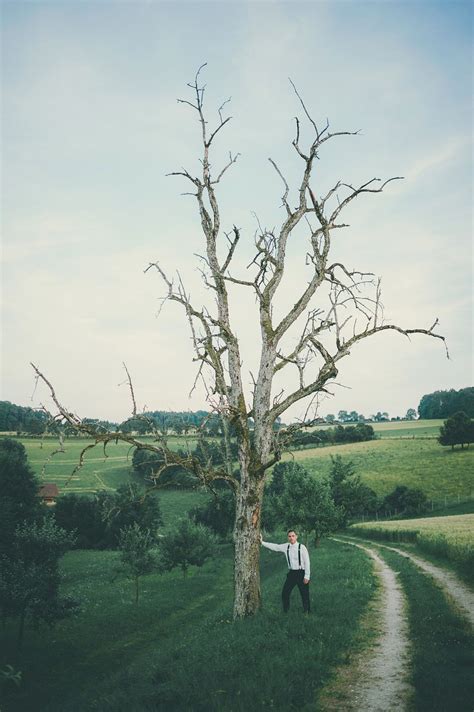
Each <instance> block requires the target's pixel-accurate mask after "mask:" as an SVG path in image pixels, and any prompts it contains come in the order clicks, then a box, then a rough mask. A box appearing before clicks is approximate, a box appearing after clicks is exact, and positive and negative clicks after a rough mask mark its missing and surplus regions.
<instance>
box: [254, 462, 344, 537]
mask: <svg viewBox="0 0 474 712" xmlns="http://www.w3.org/2000/svg"><path fill="white" fill-rule="evenodd" d="M282 464H283V466H284V470H283V482H284V488H283V492H282V493H281V494H280V495H275V494H271V493H270V494H267V497H266V498H264V507H263V524H264V526H265V528H269V529H273V528H274V527H275V526H276V525H277V524H279V525H284V526H285V527H286V528H287V529H288V528H289V527H295V528H297V530H299V531H300V532H301V533H303V534H304V535H305V536H306V537H308V536H309V535H310V534H313V535H314V538H315V541H316V543H317V542H318V541H319V539H320V538H321V537H322V536H325V535H326V534H329V533H330V532H332V531H334V530H335V529H337V528H338V525H339V521H340V517H341V511H340V509H339V508H338V507H336V505H335V504H334V500H333V499H332V496H331V490H330V487H329V484H328V483H327V482H324V481H321V480H317V479H315V478H314V477H312V476H311V475H310V474H309V472H308V471H307V470H305V468H304V467H302V466H301V465H299V464H298V463H296V462H288V463H282Z"/></svg>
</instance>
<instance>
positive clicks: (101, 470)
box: [22, 421, 474, 507]
mask: <svg viewBox="0 0 474 712" xmlns="http://www.w3.org/2000/svg"><path fill="white" fill-rule="evenodd" d="M439 422H441V421H415V422H407V421H401V422H394V423H375V424H374V426H376V429H377V432H378V433H379V434H380V435H381V436H382V437H381V438H380V439H377V440H373V441H368V442H362V443H348V444H345V445H333V446H327V447H322V448H312V449H307V450H299V451H296V452H294V453H293V454H289V453H287V454H285V455H284V459H285V460H288V459H292V458H294V459H295V460H296V461H297V462H301V464H302V465H304V466H305V467H306V468H307V469H308V470H310V471H311V472H313V473H314V474H315V475H316V476H318V477H323V476H326V475H327V474H328V472H329V469H330V466H331V455H340V456H341V457H343V458H344V459H345V460H352V461H353V462H354V465H355V467H356V471H357V473H358V474H360V475H361V477H362V480H363V481H364V482H365V483H366V484H368V485H369V486H370V487H372V488H373V489H374V490H375V491H376V492H377V494H379V495H386V494H388V493H389V492H390V491H392V490H393V489H394V488H395V487H396V486H397V485H400V484H403V485H407V486H409V487H416V488H420V489H422V490H423V491H424V492H425V493H426V495H427V496H428V497H429V498H430V499H432V500H433V501H434V506H435V507H440V506H443V505H446V504H447V505H454V504H456V503H457V502H458V501H465V500H467V499H469V498H471V497H473V496H474V482H473V476H472V472H473V471H474V448H471V449H464V450H454V451H451V449H449V448H448V449H446V448H442V447H441V446H440V445H439V444H438V443H437V442H436V440H435V439H425V437H426V435H424V436H423V438H420V439H418V438H416V437H415V438H413V437H407V433H408V432H409V431H410V430H413V431H417V432H420V433H421V432H423V433H426V431H427V429H429V428H434V429H435V430H436V429H437V428H438V427H439ZM394 433H403V434H404V435H403V438H402V439H399V438H398V436H395V435H394ZM22 442H23V443H24V445H25V447H26V450H27V453H28V458H29V462H30V464H31V466H32V468H33V469H34V471H35V472H36V473H37V474H38V475H39V476H41V477H42V479H43V480H44V481H47V482H55V483H56V484H57V485H58V486H59V488H60V490H62V491H67V492H84V493H91V492H96V491H98V490H100V489H116V488H117V487H118V486H119V485H120V484H122V483H124V482H127V481H128V480H129V479H130V476H131V474H132V455H133V450H130V448H129V446H128V445H127V444H125V443H118V444H113V443H111V444H110V445H109V446H108V448H107V454H108V457H107V458H104V455H103V451H102V449H100V448H99V447H97V448H95V449H93V450H91V451H89V452H88V453H87V455H86V458H85V464H84V466H83V467H82V468H81V469H80V470H79V471H78V472H77V473H76V474H75V475H74V477H73V478H72V479H71V472H72V471H73V469H74V467H75V466H76V464H77V462H78V460H79V454H80V452H81V450H82V449H83V448H84V447H85V445H86V444H87V441H86V440H83V439H75V438H71V439H70V440H66V441H65V452H64V453H58V454H56V455H54V456H52V453H53V452H54V450H55V449H56V448H57V442H56V441H54V440H45V441H44V443H42V442H41V441H40V440H38V439H35V438H22ZM169 442H170V445H171V447H180V446H182V445H183V439H182V438H177V437H173V438H170V440H169ZM188 442H190V444H191V447H192V446H193V444H194V443H193V441H192V439H188ZM43 467H44V468H45V469H44V474H43V475H41V473H42V471H43ZM64 488H65V489H64Z"/></svg>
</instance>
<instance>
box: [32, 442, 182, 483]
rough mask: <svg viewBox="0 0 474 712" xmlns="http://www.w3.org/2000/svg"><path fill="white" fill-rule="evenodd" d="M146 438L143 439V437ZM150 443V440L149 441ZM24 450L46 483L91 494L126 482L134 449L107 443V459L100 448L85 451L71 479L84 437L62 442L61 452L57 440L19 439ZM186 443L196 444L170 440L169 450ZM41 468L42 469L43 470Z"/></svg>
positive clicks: (82, 446)
mask: <svg viewBox="0 0 474 712" xmlns="http://www.w3.org/2000/svg"><path fill="white" fill-rule="evenodd" d="M144 439H146V438H144ZM150 440H151V438H150ZM21 442H22V443H23V444H24V446H25V448H26V452H27V454H28V462H29V463H30V465H31V467H32V468H33V470H34V472H36V474H37V475H38V476H39V477H40V479H41V480H43V481H45V482H54V483H55V484H57V485H58V487H59V488H60V490H61V489H63V488H64V487H67V492H83V493H91V492H97V491H98V490H102V489H110V490H115V489H116V488H117V487H118V486H119V485H121V484H123V483H124V482H128V481H129V479H130V475H131V474H132V457H133V449H132V448H130V446H129V445H128V444H127V443H121V442H119V443H117V444H115V443H110V444H109V445H108V446H107V451H106V454H107V457H105V456H104V451H103V448H102V447H101V446H97V447H96V448H94V449H93V450H90V451H88V453H87V454H86V456H85V459H84V465H83V467H81V468H80V470H78V471H77V472H76V474H75V475H74V476H73V477H71V473H72V472H73V470H74V468H75V467H76V465H77V464H78V462H79V456H80V453H81V450H83V448H84V447H86V445H88V444H89V442H90V441H88V440H85V439H83V438H70V439H66V440H65V441H64V452H56V454H53V453H54V452H55V450H57V449H58V441H57V440H55V439H45V440H44V441H41V440H40V439H37V438H21ZM186 443H189V445H190V447H191V448H192V447H194V445H195V441H194V440H193V439H192V438H188V439H187V440H186V441H185V440H184V438H177V437H173V438H169V445H170V447H185V444H186ZM43 468H44V469H43Z"/></svg>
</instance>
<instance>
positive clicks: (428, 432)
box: [312, 420, 444, 438]
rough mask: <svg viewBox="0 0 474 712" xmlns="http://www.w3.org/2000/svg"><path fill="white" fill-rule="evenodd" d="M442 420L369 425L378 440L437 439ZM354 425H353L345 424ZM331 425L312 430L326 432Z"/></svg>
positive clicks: (398, 421)
mask: <svg viewBox="0 0 474 712" xmlns="http://www.w3.org/2000/svg"><path fill="white" fill-rule="evenodd" d="M443 423H444V420H396V421H390V422H386V423H370V425H371V426H372V427H373V429H374V430H375V433H376V435H377V437H378V438H427V437H428V438H437V437H438V435H439V427H440V425H442V424H443ZM347 425H354V423H347ZM331 427H334V426H332V425H326V424H324V425H315V426H314V428H312V430H326V429H328V428H331Z"/></svg>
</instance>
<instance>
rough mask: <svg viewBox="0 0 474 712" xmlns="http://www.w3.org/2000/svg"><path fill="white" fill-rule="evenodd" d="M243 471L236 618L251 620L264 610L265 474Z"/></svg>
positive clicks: (236, 541) (238, 519) (237, 531)
mask: <svg viewBox="0 0 474 712" xmlns="http://www.w3.org/2000/svg"><path fill="white" fill-rule="evenodd" d="M252 470H253V468H247V470H243V469H242V468H241V486H240V488H239V491H238V493H237V502H236V517H235V528H234V545H235V550H234V557H235V559H234V562H235V563H234V618H244V617H246V616H251V615H253V614H254V613H256V611H257V610H258V609H259V607H260V567H259V562H260V519H261V510H262V500H263V487H264V484H265V476H264V473H261V474H257V472H255V471H252Z"/></svg>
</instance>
